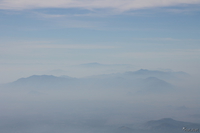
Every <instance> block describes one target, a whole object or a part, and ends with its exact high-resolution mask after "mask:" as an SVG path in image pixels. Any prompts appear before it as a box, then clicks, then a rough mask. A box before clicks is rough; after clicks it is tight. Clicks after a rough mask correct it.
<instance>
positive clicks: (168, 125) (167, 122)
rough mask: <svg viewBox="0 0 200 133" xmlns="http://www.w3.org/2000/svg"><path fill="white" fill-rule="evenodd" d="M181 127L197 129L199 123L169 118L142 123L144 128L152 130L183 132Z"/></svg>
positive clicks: (199, 125)
mask: <svg viewBox="0 0 200 133" xmlns="http://www.w3.org/2000/svg"><path fill="white" fill-rule="evenodd" d="M183 127H185V128H187V129H197V128H199V127H200V124H197V123H190V122H183V121H176V120H174V119H171V118H163V119H160V120H152V121H148V122H146V123H145V124H144V129H146V130H148V131H154V132H183V130H182V129H183Z"/></svg>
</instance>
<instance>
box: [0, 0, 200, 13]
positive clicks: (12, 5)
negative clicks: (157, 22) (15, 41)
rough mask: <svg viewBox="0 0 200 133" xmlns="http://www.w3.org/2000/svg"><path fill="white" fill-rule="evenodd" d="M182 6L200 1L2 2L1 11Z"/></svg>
mask: <svg viewBox="0 0 200 133" xmlns="http://www.w3.org/2000/svg"><path fill="white" fill-rule="evenodd" d="M181 4H200V0H101V1H99V0H57V1H49V0H43V1H41V0H34V1H32V0H17V1H16V0H2V1H0V9H14V10H24V9H36V8H84V9H89V10H94V9H102V8H111V9H114V10H117V11H121V12H123V11H127V10H136V9H144V8H153V7H166V6H175V5H181Z"/></svg>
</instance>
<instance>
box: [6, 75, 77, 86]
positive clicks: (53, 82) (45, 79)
mask: <svg viewBox="0 0 200 133" xmlns="http://www.w3.org/2000/svg"><path fill="white" fill-rule="evenodd" d="M74 80H75V79H74V78H70V77H66V76H62V77H56V76H53V75H33V76H30V77H27V78H20V79H18V80H16V81H14V82H12V83H9V84H8V85H7V86H8V87H12V88H13V87H14V88H49V89H50V88H54V89H56V88H59V87H65V86H67V85H69V84H71V83H73V81H74Z"/></svg>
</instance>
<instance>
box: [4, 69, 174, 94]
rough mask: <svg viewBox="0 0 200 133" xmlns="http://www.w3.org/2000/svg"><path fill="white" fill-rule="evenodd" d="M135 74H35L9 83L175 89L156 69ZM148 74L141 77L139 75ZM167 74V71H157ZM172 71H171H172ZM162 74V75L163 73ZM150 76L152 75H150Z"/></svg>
mask: <svg viewBox="0 0 200 133" xmlns="http://www.w3.org/2000/svg"><path fill="white" fill-rule="evenodd" d="M128 73H130V72H128ZM131 73H133V74H131V75H130V74H127V72H125V73H116V74H107V75H96V76H90V77H85V78H79V79H77V78H72V77H69V76H60V77H57V76H53V75H33V76H30V77H27V78H21V79H18V80H17V81H15V82H12V83H9V84H7V86H9V87H15V88H16V87H18V88H34V87H35V88H41V89H43V88H47V89H48V88H49V89H60V88H63V89H72V88H90V89H92V88H100V89H110V90H112V89H121V90H124V91H131V92H141V93H149V92H150V93H151V92H152V93H157V92H158V93H164V92H170V91H173V89H174V87H173V85H172V84H170V83H168V82H166V81H164V80H161V79H159V78H157V77H152V76H151V75H153V76H155V75H156V74H154V71H149V70H143V69H141V70H139V71H136V72H131ZM146 73H147V75H148V76H146V77H145V78H141V77H140V76H139V77H138V78H137V76H138V75H146ZM155 73H161V74H163V73H164V75H166V72H160V71H156V72H155ZM170 73H171V72H170ZM150 74H151V75H150ZM161 74H160V75H161ZM149 76H150V77H149Z"/></svg>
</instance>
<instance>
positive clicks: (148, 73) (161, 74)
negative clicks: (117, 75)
mask: <svg viewBox="0 0 200 133" xmlns="http://www.w3.org/2000/svg"><path fill="white" fill-rule="evenodd" d="M125 74H126V75H129V76H136V77H141V78H147V77H156V78H160V79H174V78H183V77H187V76H189V74H187V73H185V72H182V71H180V72H173V71H157V70H147V69H140V70H138V71H133V72H132V71H129V72H125Z"/></svg>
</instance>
